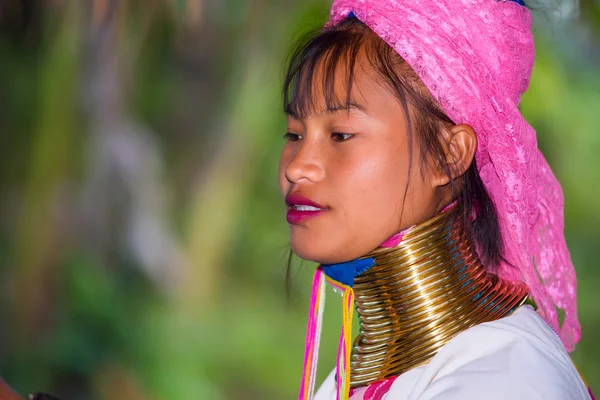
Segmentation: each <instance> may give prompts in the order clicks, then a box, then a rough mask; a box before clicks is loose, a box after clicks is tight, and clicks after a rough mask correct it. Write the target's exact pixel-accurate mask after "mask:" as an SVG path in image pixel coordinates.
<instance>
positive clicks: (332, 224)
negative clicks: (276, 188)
mask: <svg viewBox="0 0 600 400" xmlns="http://www.w3.org/2000/svg"><path fill="white" fill-rule="evenodd" d="M533 55H534V47H533V38H532V34H531V16H530V13H529V11H528V10H527V8H526V7H525V5H524V4H523V3H521V2H517V1H496V0H420V1H408V0H336V1H334V3H333V6H332V9H331V20H330V22H329V23H328V24H327V25H326V27H325V28H324V30H323V31H321V32H319V33H318V34H316V35H313V36H312V37H308V38H307V39H306V40H304V41H302V42H301V43H299V45H298V46H297V48H296V50H295V51H294V52H293V54H292V56H291V59H290V62H289V67H288V70H287V75H286V80H285V83H284V106H285V112H286V114H287V120H288V126H287V131H288V132H287V134H286V138H287V141H286V144H285V146H284V149H283V152H282V156H281V162H280V169H279V182H280V186H281V190H282V193H283V195H284V196H285V201H286V204H287V206H288V212H287V221H288V223H289V224H290V241H291V247H292V250H293V251H294V252H295V253H296V254H297V255H298V256H299V257H301V258H303V259H306V260H311V261H316V262H318V263H320V264H321V265H320V266H319V268H318V269H317V271H316V273H315V278H314V284H313V292H312V298H311V306H310V312H309V321H308V328H307V329H308V331H307V339H306V340H307V342H306V355H305V360H304V375H303V379H302V384H301V389H300V396H299V398H300V399H312V398H316V399H318V400H333V399H348V398H350V399H352V400H355V399H387V400H405V399H411V400H417V399H419V400H425V399H436V400H450V399H452V400H454V399H457V400H458V399H461V400H469V399H503V400H504V399H538V398H539V399H557V400H558V399H560V400H566V399H573V400H575V399H577V400H579V399H590V396H591V393H590V392H589V391H588V389H587V388H586V386H585V384H584V383H583V381H582V379H581V377H580V376H579V374H578V372H577V370H576V368H575V366H574V365H573V363H572V361H571V359H570V358H569V355H568V353H567V351H571V350H572V349H573V348H574V346H575V344H576V342H577V341H578V340H579V337H580V327H579V322H578V319H577V310H576V303H575V291H576V282H575V273H574V269H573V266H572V263H571V261H570V257H569V253H568V250H567V248H566V245H565V240H564V236H563V200H562V192H561V189H560V185H559V183H558V182H557V181H556V179H555V177H554V176H553V174H552V172H551V170H550V168H549V166H548V164H547V163H546V161H545V159H544V157H543V156H542V154H541V153H540V152H539V150H538V149H537V144H536V137H535V131H534V130H533V129H532V128H531V126H529V125H528V124H527V122H526V121H525V120H524V119H523V117H522V115H521V114H520V112H519V110H518V108H517V106H518V103H519V99H520V96H521V94H522V93H523V92H524V91H525V90H526V88H527V86H528V83H529V77H530V74H531V68H532V64H533ZM325 282H328V283H330V284H332V285H333V286H334V289H336V290H337V291H338V292H340V293H341V294H342V295H343V302H344V304H343V310H344V311H343V327H342V333H341V337H340V345H339V348H338V361H337V366H336V368H335V370H334V371H333V372H332V373H331V374H330V376H329V377H328V378H327V379H326V381H325V382H324V383H323V384H322V386H321V388H320V389H319V391H318V392H317V394H316V397H314V390H315V374H316V365H317V357H318V351H319V349H318V345H319V336H320V329H321V322H322V310H323V303H324V296H325V292H324V284H325ZM354 307H356V310H357V312H358V317H359V322H360V332H359V334H358V336H357V337H356V338H355V339H353V338H352V337H351V334H352V332H351V331H352V316H353V312H354ZM557 309H561V310H563V312H564V321H563V323H562V326H559V321H558V317H557Z"/></svg>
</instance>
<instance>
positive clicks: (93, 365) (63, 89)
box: [0, 0, 600, 400]
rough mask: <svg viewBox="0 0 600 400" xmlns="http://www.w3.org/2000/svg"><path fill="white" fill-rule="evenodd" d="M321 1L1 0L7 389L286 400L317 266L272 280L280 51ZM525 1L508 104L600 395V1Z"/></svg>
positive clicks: (1, 287)
mask: <svg viewBox="0 0 600 400" xmlns="http://www.w3.org/2000/svg"><path fill="white" fill-rule="evenodd" d="M329 5H330V0H286V1H282V0H235V1H234V0H205V1H202V0H138V1H134V0H85V1H84V0H80V1H65V0H63V1H61V0H53V1H49V0H37V1H34V0H29V1H26V0H21V1H17V0H13V1H11V0H8V1H0V129H1V138H2V142H1V145H0V305H1V307H0V375H1V376H3V377H4V378H5V379H6V380H7V381H8V382H9V383H10V384H12V385H13V386H14V387H16V388H17V389H18V390H19V391H21V392H22V393H23V394H26V393H27V392H28V391H34V390H39V391H47V392H50V393H53V394H55V395H57V396H59V397H62V398H64V399H65V400H71V399H73V400H74V399H86V400H87V399H111V400H120V399H156V400H158V399H215V400H219V399H236V400H237V399H243V400H252V399H275V400H277V399H292V398H295V396H296V393H297V389H298V385H299V378H300V373H301V364H302V353H303V342H304V329H305V321H306V319H305V318H306V309H307V306H308V294H309V286H310V279H311V275H312V273H311V272H312V269H313V268H314V266H312V265H309V264H308V263H305V264H302V263H300V262H298V261H297V260H296V263H295V266H294V268H293V270H292V274H291V284H290V285H289V287H287V288H286V263H287V254H288V244H287V224H286V222H285V219H284V207H283V204H282V201H281V199H280V195H279V191H278V186H277V174H276V170H277V159H278V155H279V151H280V149H281V146H282V144H283V139H282V134H283V133H284V129H285V121H284V118H283V114H282V112H281V106H280V94H279V91H280V87H279V86H280V82H281V77H282V67H283V60H284V59H285V56H286V54H287V52H288V49H289V47H290V44H291V43H292V41H293V39H294V38H295V37H297V36H298V34H299V33H301V32H305V31H307V30H309V29H313V28H317V27H319V26H321V25H322V24H323V23H324V22H325V20H326V14H327V8H328V6H329ZM534 7H535V11H534V14H535V17H536V25H535V26H536V27H535V29H536V31H535V33H536V40H537V46H538V47H537V49H538V53H537V61H536V66H535V69H534V75H533V78H532V83H531V88H530V90H529V92H528V93H527V94H526V95H525V97H524V100H523V104H522V109H523V112H524V114H525V115H526V117H527V118H528V120H529V121H530V123H531V124H532V125H533V126H534V127H535V128H536V129H537V131H538V134H539V142H540V147H541V148H542V150H543V151H544V153H545V154H546V156H547V158H548V160H549V162H550V164H551V166H552V167H553V169H554V171H555V173H556V175H557V176H558V178H559V179H560V181H561V182H562V184H563V187H564V191H565V197H566V228H565V230H566V235H567V241H568V244H569V247H570V250H571V253H572V257H573V261H574V263H575V266H576V268H577V273H578V282H579V311H580V318H581V323H582V327H583V339H582V341H581V342H580V344H579V345H578V347H577V350H576V351H575V353H574V356H573V357H574V359H575V360H576V362H577V363H578V365H579V367H580V369H581V370H582V371H583V372H584V374H585V375H586V376H587V378H588V381H589V383H590V384H591V386H592V387H596V388H597V390H598V391H600V342H599V341H598V340H597V338H598V337H600V301H599V299H600V295H599V294H598V293H599V292H600V289H599V287H600V273H599V272H598V269H599V267H600V266H599V265H598V261H597V260H598V251H599V249H600V239H599V238H600V207H598V201H599V200H600V190H599V189H598V186H599V185H600V134H599V133H600V130H599V128H598V124H599V117H600V67H599V66H600V1H598V0H585V1H584V0H581V2H580V4H579V7H580V9H579V8H577V5H576V4H575V3H569V4H561V3H558V2H551V3H542V2H538V4H535V5H534ZM332 298H333V296H330V299H332ZM338 303H339V302H337V301H331V300H330V302H329V306H328V307H327V312H326V318H327V319H326V328H325V332H324V338H323V346H322V348H323V349H324V351H323V352H322V357H321V364H320V366H321V369H320V377H321V378H322V377H324V375H325V374H326V373H328V372H329V370H330V368H332V367H333V366H334V358H335V348H336V342H337V338H338V333H339V322H340V321H339V318H340V316H339V315H340V314H339V313H338V312H339V304H338Z"/></svg>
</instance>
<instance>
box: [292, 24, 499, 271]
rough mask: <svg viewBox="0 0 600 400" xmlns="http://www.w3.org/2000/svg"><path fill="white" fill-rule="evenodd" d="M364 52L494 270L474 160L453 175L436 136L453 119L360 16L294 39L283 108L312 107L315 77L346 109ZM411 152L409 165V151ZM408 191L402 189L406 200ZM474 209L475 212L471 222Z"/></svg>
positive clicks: (490, 218)
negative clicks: (340, 89) (339, 78)
mask: <svg viewBox="0 0 600 400" xmlns="http://www.w3.org/2000/svg"><path fill="white" fill-rule="evenodd" d="M362 50H364V53H365V54H366V57H367V59H368V62H369V63H370V65H371V67H372V68H373V70H374V71H375V72H376V73H377V75H378V78H381V80H382V82H383V83H384V84H385V85H387V86H388V87H389V88H390V90H391V91H392V92H393V93H394V94H395V95H396V97H397V98H398V100H399V101H400V103H401V105H402V107H403V109H404V112H405V115H406V116H407V125H408V134H409V147H410V148H411V149H412V145H413V131H414V132H416V134H417V135H418V138H419V144H420V153H421V162H424V163H426V162H429V161H428V160H431V159H433V160H434V162H435V163H437V165H438V166H439V167H441V168H442V169H443V170H444V172H445V173H446V174H447V175H448V177H449V178H450V187H451V189H452V196H453V198H460V201H459V202H458V207H459V215H460V222H461V223H462V224H463V226H464V229H465V231H466V234H467V236H468V237H469V238H470V240H471V241H472V243H474V244H475V246H476V248H477V250H478V253H479V257H480V259H481V260H482V262H483V263H484V265H486V266H487V267H488V269H493V268H495V267H496V266H497V265H498V264H499V262H500V261H501V260H502V259H503V258H502V240H501V233H500V227H499V224H498V217H497V214H496V209H495V207H494V204H493V203H492V200H491V198H490V196H489V194H488V192H487V190H486V189H485V187H484V185H483V182H482V181H481V178H480V176H479V172H478V171H477V166H476V163H475V160H474V161H473V162H472V164H471V165H470V167H469V168H468V170H467V171H466V172H465V173H464V174H463V175H462V176H461V177H459V178H457V179H453V177H452V175H453V174H452V171H451V168H450V166H449V165H448V163H447V162H446V157H445V152H444V143H442V140H443V139H442V135H440V131H441V129H442V128H443V126H444V125H446V124H453V122H452V120H451V119H450V118H449V117H448V116H447V115H446V114H445V113H444V111H443V110H442V109H441V107H440V106H439V104H438V103H437V102H436V101H435V99H434V98H433V97H432V96H431V94H430V93H429V91H428V90H427V89H426V88H425V86H424V85H423V84H422V82H421V80H420V79H419V77H418V76H417V74H416V73H415V72H414V70H412V68H411V67H410V66H409V65H408V64H407V63H406V62H405V61H404V59H402V57H401V56H400V55H399V54H398V53H396V51H395V50H394V49H392V47H390V46H389V45H388V44H387V43H385V42H384V41H383V40H381V39H380V38H379V37H378V36H377V35H375V34H374V33H373V32H372V31H371V30H370V29H369V28H368V27H367V26H366V25H365V24H363V23H362V22H361V21H360V20H358V19H357V18H355V17H349V18H347V19H345V20H343V21H342V22H340V23H339V24H337V25H336V26H334V27H332V28H327V29H325V30H323V31H319V32H316V33H311V34H309V35H306V36H305V37H303V38H302V39H301V40H299V41H298V42H297V43H296V46H295V47H294V49H293V50H292V53H291V55H290V57H289V60H288V63H287V70H286V74H285V80H284V84H283V103H284V111H285V112H286V113H288V114H290V115H293V116H297V117H303V116H305V115H308V114H310V113H311V112H313V111H315V106H316V104H315V102H314V99H313V96H314V95H315V93H314V90H313V81H314V80H315V79H321V80H322V81H321V84H322V85H321V86H320V87H322V89H323V96H324V99H325V103H326V106H327V107H328V108H329V107H331V108H337V107H340V106H341V107H344V108H348V109H349V108H350V105H351V101H352V100H351V97H350V95H351V91H352V84H353V81H354V69H355V65H356V60H357V57H358V55H359V52H360V51H362ZM340 67H342V68H344V69H342V71H343V72H344V73H345V77H346V81H347V83H346V98H345V99H340V98H338V97H336V93H335V91H334V82H335V79H336V76H335V75H336V72H338V73H339V71H340ZM317 68H318V69H319V71H318V72H317ZM317 73H318V74H319V76H318V77H317V76H316V74H317ZM409 154H410V158H411V162H410V165H412V150H411V152H410V153H409ZM410 174H411V171H410V170H409V172H408V175H409V176H410ZM407 189H408V185H407ZM406 193H407V191H406V190H405V193H404V197H405V198H406ZM444 205H445V204H438V205H437V206H438V207H441V206H444ZM475 207H476V211H477V212H476V214H475V219H474V220H473V209H474V208H475Z"/></svg>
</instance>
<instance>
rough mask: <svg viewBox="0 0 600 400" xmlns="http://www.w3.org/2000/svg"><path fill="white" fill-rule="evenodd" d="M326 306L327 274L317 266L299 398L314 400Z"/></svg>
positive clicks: (311, 297)
mask: <svg viewBox="0 0 600 400" xmlns="http://www.w3.org/2000/svg"><path fill="white" fill-rule="evenodd" d="M324 308H325V274H324V273H323V269H322V268H321V267H319V268H317V270H316V271H315V275H314V277H313V285H312V293H311V296H310V307H309V311H308V322H307V326H306V341H305V350H304V368H303V371H302V382H301V385H300V394H299V396H298V399H299V400H312V399H313V398H314V393H315V380H316V376H317V364H318V360H319V345H320V342H321V329H322V327H323V310H324Z"/></svg>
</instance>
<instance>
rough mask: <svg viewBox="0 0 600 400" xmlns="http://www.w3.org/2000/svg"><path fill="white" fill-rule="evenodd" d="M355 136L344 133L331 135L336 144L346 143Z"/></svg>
mask: <svg viewBox="0 0 600 400" xmlns="http://www.w3.org/2000/svg"><path fill="white" fill-rule="evenodd" d="M353 136H354V135H353V134H351V133H343V132H333V133H332V134H331V137H332V138H333V140H335V141H336V142H345V141H346V140H349V139H351V138H352V137H353Z"/></svg>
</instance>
